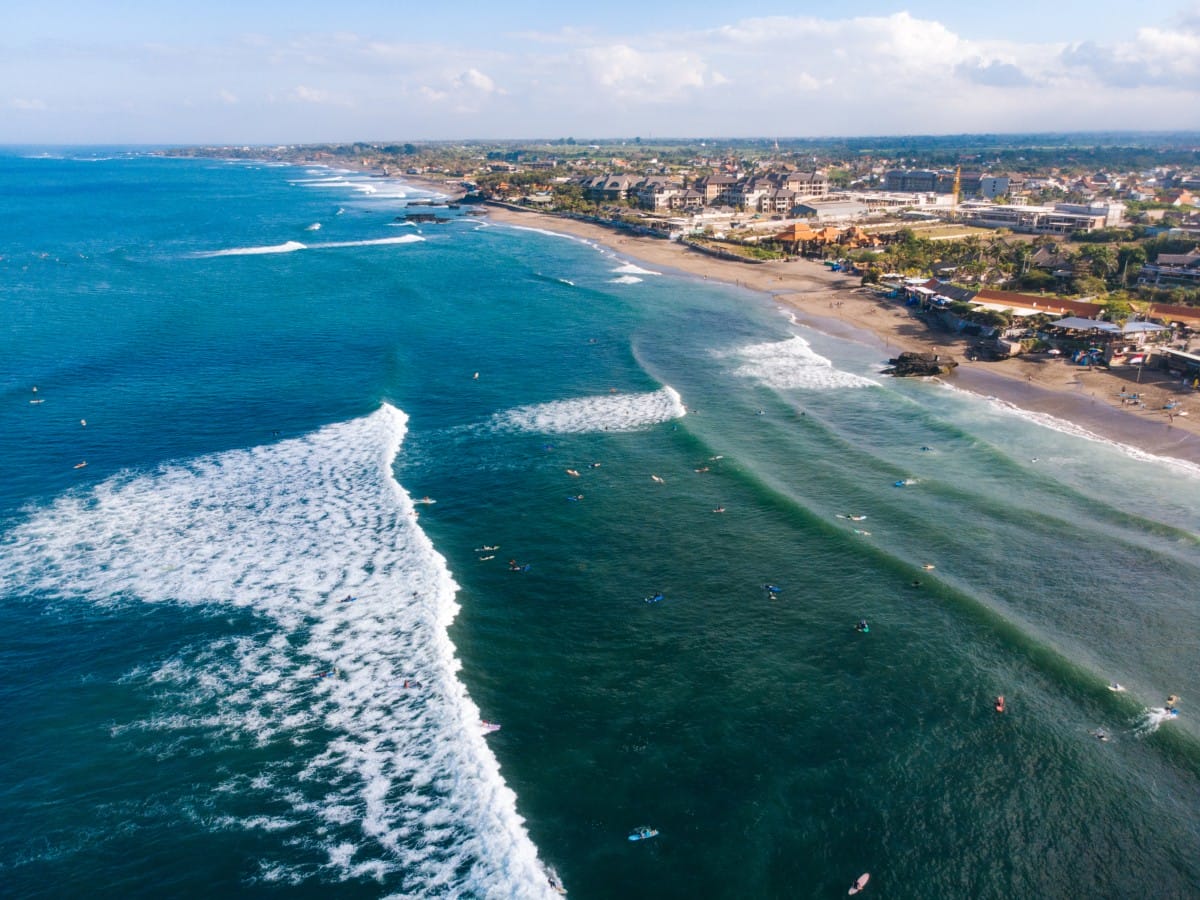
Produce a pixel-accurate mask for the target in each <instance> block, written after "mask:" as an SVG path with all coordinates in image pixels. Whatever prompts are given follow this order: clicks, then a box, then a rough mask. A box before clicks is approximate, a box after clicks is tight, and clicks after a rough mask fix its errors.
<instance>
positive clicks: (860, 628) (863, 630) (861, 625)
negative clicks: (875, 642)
mask: <svg viewBox="0 0 1200 900" xmlns="http://www.w3.org/2000/svg"><path fill="white" fill-rule="evenodd" d="M854 630H855V631H857V632H858V633H859V634H867V633H868V632H869V631H870V630H871V626H870V625H868V624H867V620H866V619H859V620H858V624H857V625H855V626H854Z"/></svg>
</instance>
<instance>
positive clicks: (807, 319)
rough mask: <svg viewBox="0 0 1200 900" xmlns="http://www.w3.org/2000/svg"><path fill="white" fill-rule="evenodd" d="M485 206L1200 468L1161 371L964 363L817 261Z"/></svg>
mask: <svg viewBox="0 0 1200 900" xmlns="http://www.w3.org/2000/svg"><path fill="white" fill-rule="evenodd" d="M484 208H485V209H486V210H487V213H488V218H489V219H492V220H493V221H496V222H498V223H501V224H506V225H515V226H520V227H526V228H537V229H542V230H545V231H552V232H557V233H559V234H567V235H571V236H574V237H579V238H584V239H586V240H589V241H594V242H595V243H597V244H599V245H601V246H603V247H605V248H607V249H609V250H612V251H613V252H615V253H619V254H621V255H622V256H625V257H629V258H630V259H631V260H635V261H637V262H638V263H640V264H643V265H646V266H649V267H653V268H655V269H670V270H673V273H674V274H678V275H683V276H689V277H693V278H700V279H706V280H712V281H718V282H722V283H724V284H731V285H735V286H737V287H745V288H748V289H750V290H754V291H757V292H759V293H762V294H765V295H767V296H768V297H770V298H771V299H773V300H775V301H776V302H777V303H779V304H781V305H783V306H786V307H788V308H789V310H790V311H791V312H793V314H794V315H795V318H796V322H797V323H798V324H801V325H805V326H807V327H810V328H813V329H815V330H817V331H821V332H824V333H826V334H831V335H834V336H836V337H842V338H846V339H849V340H853V341H857V342H859V343H864V344H868V345H870V344H875V345H877V346H878V347H879V348H880V350H881V351H883V352H884V353H885V354H886V355H887V356H896V355H898V354H899V353H901V352H903V351H914V352H936V353H949V354H950V355H951V356H953V357H954V358H955V359H957V360H958V362H959V365H958V367H957V368H956V369H955V370H954V371H953V372H952V373H951V374H949V375H947V376H944V377H943V380H944V381H945V382H946V383H947V384H949V385H951V386H952V387H956V388H958V389H960V390H963V391H967V392H970V393H973V394H976V395H978V396H981V397H985V398H992V399H996V400H999V401H1001V402H1003V403H1007V404H1010V405H1012V406H1015V407H1018V408H1020V409H1023V410H1026V411H1028V412H1033V413H1040V414H1043V415H1049V416H1053V417H1054V418H1056V419H1060V420H1062V421H1063V422H1064V424H1067V425H1072V426H1075V427H1076V428H1079V429H1083V430H1085V431H1088V432H1091V433H1092V434H1093V435H1094V436H1095V437H1097V438H1100V439H1102V440H1107V441H1112V442H1115V443H1118V444H1124V445H1128V446H1130V447H1133V448H1135V449H1137V450H1140V451H1142V452H1144V453H1149V454H1152V455H1155V456H1163V457H1170V458H1172V459H1177V460H1182V461H1184V462H1189V463H1192V464H1194V465H1200V395H1197V394H1196V393H1195V392H1194V391H1191V390H1189V389H1187V388H1186V387H1183V386H1181V385H1180V384H1179V382H1178V381H1177V380H1175V379H1171V378H1170V377H1169V376H1167V373H1165V372H1162V371H1159V370H1149V369H1147V370H1145V371H1142V372H1141V373H1140V375H1139V372H1138V370H1137V369H1136V368H1132V367H1131V368H1130V369H1129V371H1128V372H1126V371H1124V370H1123V369H1117V368H1114V369H1110V370H1101V369H1093V370H1089V369H1086V368H1083V367H1080V366H1075V365H1072V364H1070V363H1068V362H1067V361H1066V360H1064V359H1062V358H1055V357H1050V356H1046V355H1043V354H1037V355H1030V356H1018V357H1012V358H1010V359H1007V360H1001V361H998V362H982V361H971V360H968V359H966V358H965V350H966V348H967V346H968V344H969V341H968V340H967V339H965V338H963V337H961V336H959V335H955V334H951V333H949V332H944V331H938V330H934V329H932V328H930V327H929V326H928V325H927V324H926V323H925V322H924V321H923V320H922V319H919V318H916V317H914V316H912V315H911V314H910V313H909V311H908V309H907V308H906V307H904V306H902V305H900V304H897V303H894V302H891V301H888V300H885V299H883V298H881V297H879V296H878V295H877V294H876V293H875V292H874V291H872V290H870V289H866V288H863V287H861V285H860V284H859V280H858V279H857V278H856V277H852V276H845V275H842V274H840V273H837V272H831V271H829V269H828V268H827V267H826V266H824V265H823V264H821V263H820V262H818V261H813V260H795V261H788V262H783V261H772V262H766V263H760V264H747V263H742V262H737V261H732V260H724V259H718V258H716V257H712V256H708V255H705V254H701V253H697V252H694V251H692V250H689V249H688V248H687V247H685V246H684V245H682V244H679V243H677V242H674V241H667V240H664V239H662V238H653V237H642V236H638V235H632V234H625V233H622V232H619V231H616V230H613V229H609V228H606V227H604V226H601V225H596V224H593V223H590V222H580V221H577V220H574V219H567V218H562V217H559V216H555V215H550V214H547V213H541V212H534V211H529V212H524V211H521V212H518V211H516V210H512V209H509V208H506V207H499V206H494V205H491V204H488V205H487V206H485V207H484ZM1139 378H1140V380H1139ZM1134 392H1136V393H1138V394H1139V397H1140V399H1141V401H1143V402H1144V406H1141V405H1137V406H1130V405H1127V404H1126V402H1125V400H1124V399H1123V398H1122V396H1121V394H1122V393H1127V394H1132V393H1134ZM1169 400H1174V401H1176V402H1177V403H1179V404H1180V406H1179V407H1177V408H1176V409H1175V410H1174V411H1172V412H1171V413H1170V414H1168V412H1167V411H1166V410H1165V409H1164V406H1165V404H1166V402H1167V401H1169ZM1181 411H1182V414H1180V412H1181Z"/></svg>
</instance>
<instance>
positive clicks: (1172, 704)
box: [1167, 694, 1179, 709]
mask: <svg viewBox="0 0 1200 900" xmlns="http://www.w3.org/2000/svg"><path fill="white" fill-rule="evenodd" d="M1178 702H1179V697H1178V696H1177V695H1175V694H1172V695H1171V696H1170V697H1168V698H1167V709H1174V708H1175V705H1176V704H1177V703H1178Z"/></svg>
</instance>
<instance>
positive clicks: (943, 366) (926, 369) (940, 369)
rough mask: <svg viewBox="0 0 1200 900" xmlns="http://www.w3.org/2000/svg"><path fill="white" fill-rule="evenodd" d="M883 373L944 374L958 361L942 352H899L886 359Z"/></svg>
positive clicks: (897, 374) (898, 374)
mask: <svg viewBox="0 0 1200 900" xmlns="http://www.w3.org/2000/svg"><path fill="white" fill-rule="evenodd" d="M888 363H889V368H886V369H884V370H883V374H885V375H896V376H907V375H946V374H949V372H950V371H951V370H952V369H953V368H954V367H955V366H957V365H958V361H957V360H955V359H954V358H953V357H951V356H947V355H946V354H944V353H901V354H900V355H899V356H897V357H894V358H892V359H889V360H888Z"/></svg>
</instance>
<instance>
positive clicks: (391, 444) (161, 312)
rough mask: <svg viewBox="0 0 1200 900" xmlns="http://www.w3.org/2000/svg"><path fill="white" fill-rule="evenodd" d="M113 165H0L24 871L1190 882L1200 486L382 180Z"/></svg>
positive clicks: (4, 641)
mask: <svg viewBox="0 0 1200 900" xmlns="http://www.w3.org/2000/svg"><path fill="white" fill-rule="evenodd" d="M98 155H99V154H96V153H78V152H75V153H61V154H50V155H47V156H36V157H33V156H31V157H26V156H21V155H15V154H14V155H7V156H0V194H2V197H3V207H4V209H5V210H6V215H5V216H3V217H0V291H2V295H0V296H2V306H0V317H2V323H3V328H2V329H0V360H3V366H0V598H2V602H0V617H2V618H3V622H2V623H0V625H2V627H0V695H2V697H3V703H2V704H0V716H2V717H3V722H2V726H3V733H4V734H5V735H6V737H7V739H6V741H4V742H3V743H2V744H0V813H2V815H0V879H2V880H3V883H4V884H5V885H6V889H5V893H6V894H9V895H12V896H22V897H37V896H46V897H62V896H84V895H86V896H89V897H94V896H122V897H140V896H145V897H150V896H154V897H158V896H164V895H167V896H177V897H187V896H205V897H207V896H213V895H214V894H232V895H245V896H276V895H278V896H285V895H286V896H293V895H295V896H329V895H330V893H331V892H335V893H336V894H337V895H339V896H363V897H376V896H411V897H432V896H446V897H525V896H529V897H533V896H545V895H550V893H549V890H548V887H547V885H546V881H545V874H544V871H545V867H546V866H553V867H554V868H555V869H557V871H558V872H559V874H560V875H561V876H562V879H563V881H564V882H565V883H566V886H567V888H568V889H569V891H570V895H571V896H573V897H614V896H621V897H643V896H644V897H731V898H733V897H751V896H752V897H798V896H799V897H805V896H812V897H818V896H841V895H844V891H845V890H846V888H847V887H848V886H849V885H850V883H851V882H852V881H853V880H854V879H855V878H856V877H857V876H858V875H859V874H861V873H863V872H870V873H871V882H870V886H869V887H868V889H867V890H868V892H869V894H868V895H869V896H872V895H874V896H889V897H912V898H922V900H925V898H940V897H960V896H964V895H966V896H972V897H1055V896H1066V895H1068V894H1070V895H1072V896H1074V895H1080V894H1082V895H1087V896H1093V897H1131V896H1155V897H1190V896H1195V895H1196V894H1197V893H1200V864H1198V863H1197V860H1198V859H1200V853H1198V851H1200V829H1198V826H1197V821H1198V820H1197V816H1196V810H1197V808H1200V805H1198V801H1200V782H1198V778H1197V776H1198V774H1200V743H1198V739H1200V730H1198V729H1197V727H1196V724H1195V716H1194V715H1193V714H1192V713H1191V706H1192V704H1194V703H1195V702H1196V701H1197V699H1198V698H1200V669H1198V667H1197V665H1196V646H1197V638H1198V637H1200V612H1198V611H1197V608H1196V604H1195V598H1196V596H1197V591H1196V585H1197V584H1200V552H1198V541H1200V538H1198V535H1197V531H1198V528H1200V517H1198V516H1197V514H1196V510H1197V503H1198V501H1200V472H1198V471H1197V470H1196V469H1195V468H1194V467H1190V466H1187V465H1185V464H1179V463H1173V462H1170V461H1166V460H1160V459H1154V458H1147V457H1145V455H1139V454H1134V453H1131V452H1126V451H1124V450H1123V449H1122V448H1119V447H1115V446H1112V445H1110V444H1106V443H1104V442H1101V441H1097V440H1092V439H1088V438H1087V437H1083V436H1078V435H1076V434H1072V433H1070V432H1069V430H1067V429H1065V428H1059V427H1054V426H1055V423H1049V424H1047V423H1045V422H1041V421H1035V420H1034V417H1030V416H1025V415H1023V414H1020V413H1019V412H1017V411H1014V410H1011V409H1008V408H1005V407H1002V406H1001V405H999V404H997V403H995V402H992V401H987V400H983V399H980V398H976V397H973V396H971V395H967V394H964V393H961V392H956V391H953V390H948V389H946V388H945V387H941V386H938V385H934V384H923V383H914V382H893V381H888V380H886V379H884V378H882V377H880V376H879V375H878V371H879V368H880V362H881V361H880V360H879V359H878V358H877V356H878V353H877V351H876V350H875V349H873V348H872V346H871V345H869V344H859V343H855V342H853V341H848V340H844V339H838V338H834V337H831V336H828V335H824V334H821V333H818V332H814V331H811V330H807V329H804V328H801V327H799V326H797V325H794V324H792V322H791V321H790V320H789V318H788V317H787V316H786V315H784V314H783V312H782V311H780V310H779V309H777V308H776V307H775V306H774V304H773V303H772V301H771V300H770V299H769V298H766V297H762V296H758V295H754V294H750V293H747V292H744V291H739V290H736V289H733V288H728V287H723V286H720V285H714V284H711V283H708V282H700V281H696V280H693V279H687V278H684V277H682V276H678V275H673V274H670V273H654V272H650V271H647V270H645V269H644V268H642V267H640V266H638V265H636V264H633V263H632V262H631V261H630V260H626V259H621V258H618V257H616V256H614V255H613V254H611V253H609V252H607V251H603V250H601V249H600V248H598V247H595V246H593V245H590V244H587V243H585V242H581V241H577V240H573V239H567V238H563V237H558V236H552V235H548V234H544V233H539V232H536V231H532V230H526V229H517V228H512V227H506V226H499V225H492V224H490V223H488V222H487V221H486V220H481V219H480V218H477V217H475V216H470V215H466V214H465V213H464V211H462V210H437V212H438V214H439V215H443V216H447V217H449V218H451V219H452V221H450V222H448V223H444V224H428V225H422V226H420V227H414V226H412V225H406V224H403V223H402V222H398V221H396V217H397V216H400V217H402V216H403V214H404V206H405V201H406V199H409V198H411V197H413V196H416V195H417V194H416V192H414V191H412V190H411V189H407V188H405V187H404V186H402V185H398V184H397V183H395V182H392V181H385V180H383V179H375V178H371V177H369V176H365V175H347V174H344V173H336V172H332V171H330V170H327V169H320V168H305V167H263V166H260V165H252V164H247V163H237V162H218V161H204V160H171V159H160V158H154V157H149V156H145V155H137V154H123V153H115V154H113V155H112V156H111V158H104V159H100V158H97V157H98ZM318 223H319V225H320V227H319V228H313V226H314V225H317V224H318ZM35 386H36V388H37V390H36V392H35V391H34V390H33V389H34V387H35ZM31 401H41V402H31ZM84 423H86V424H84ZM922 447H927V448H930V449H928V450H922V449H921V448H922ZM1035 460H1036V461H1035ZM83 462H86V466H79V464H80V463H83ZM77 466H79V467H78V468H77ZM896 482H904V484H903V485H902V486H899V487H898V486H896ZM423 497H429V498H430V499H432V500H435V501H436V503H432V504H422V503H416V504H414V503H413V502H412V498H423ZM716 510H723V511H722V512H716ZM850 516H865V518H862V519H852V518H849V517H850ZM487 548H496V549H487ZM509 560H515V561H516V562H517V563H518V564H519V565H520V566H522V567H523V566H526V565H528V567H529V568H528V570H527V571H511V570H510V568H509V565H508V561H509ZM926 565H928V566H932V567H933V568H930V569H926V568H923V566H926ZM914 582H919V583H918V584H914ZM766 584H773V585H776V586H778V587H780V588H781V590H780V591H779V593H778V596H777V597H774V598H773V597H772V596H771V595H770V593H769V592H767V591H766V590H765V589H764V587H763V586H764V585H766ZM659 592H661V593H662V595H663V598H662V599H661V600H660V601H658V602H654V603H649V602H646V599H645V598H647V597H652V596H654V595H655V594H656V593H659ZM350 598H353V599H350ZM864 618H865V619H867V620H868V621H869V623H870V631H869V633H867V634H860V633H858V632H856V631H855V630H854V628H853V625H854V623H855V622H857V621H858V620H860V619H864ZM1114 680H1115V681H1119V682H1120V683H1121V684H1122V685H1124V687H1125V688H1126V690H1124V691H1123V692H1114V691H1110V690H1108V687H1107V685H1108V683H1109V682H1110V681H1114ZM998 694H1003V695H1005V697H1006V701H1007V711H1006V712H1005V713H1004V714H1003V715H997V714H996V713H995V712H994V710H993V708H992V707H993V701H994V698H995V696H996V695H998ZM1168 694H1178V695H1180V697H1181V700H1180V702H1179V709H1180V716H1179V718H1177V719H1174V720H1169V721H1162V717H1163V713H1162V707H1163V706H1164V701H1165V698H1166V697H1167V695H1168ZM481 720H488V721H491V722H498V723H500V724H501V725H502V727H501V729H500V730H498V731H495V732H492V733H489V734H486V735H485V734H484V730H483V728H482V727H481V726H480V721H481ZM1097 729H1103V730H1104V732H1105V733H1106V734H1108V735H1109V736H1110V739H1109V740H1107V741H1100V740H1098V739H1097V738H1096V736H1095V732H1096V730H1097ZM643 824H649V825H652V826H654V827H655V828H657V829H659V831H660V834H659V836H658V837H656V838H654V839H653V840H650V841H645V842H640V843H634V842H630V841H628V840H626V835H627V834H628V832H629V831H630V830H631V829H633V828H634V827H636V826H639V825H643Z"/></svg>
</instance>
